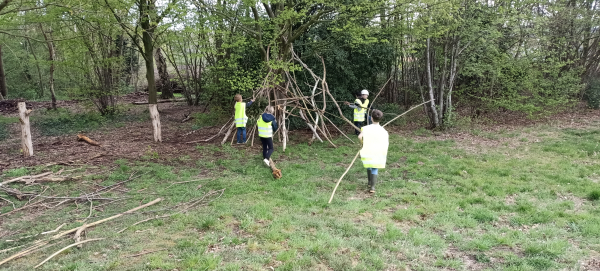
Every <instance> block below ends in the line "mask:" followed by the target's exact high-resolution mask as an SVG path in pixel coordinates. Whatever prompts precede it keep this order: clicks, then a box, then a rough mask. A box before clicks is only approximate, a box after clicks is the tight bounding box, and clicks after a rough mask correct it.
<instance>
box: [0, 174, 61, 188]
mask: <svg viewBox="0 0 600 271" xmlns="http://www.w3.org/2000/svg"><path fill="white" fill-rule="evenodd" d="M50 174H52V171H49V172H44V173H42V174H38V175H33V176H31V175H27V176H21V177H18V178H14V179H11V180H7V181H4V182H1V183H0V186H2V185H5V184H9V183H14V182H18V181H21V180H23V179H37V178H41V177H44V176H48V175H50Z"/></svg>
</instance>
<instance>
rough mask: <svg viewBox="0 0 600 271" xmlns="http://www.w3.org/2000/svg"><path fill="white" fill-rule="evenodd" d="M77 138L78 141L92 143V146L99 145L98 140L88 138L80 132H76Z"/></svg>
mask: <svg viewBox="0 0 600 271" xmlns="http://www.w3.org/2000/svg"><path fill="white" fill-rule="evenodd" d="M77 140H78V141H85V142H87V143H88V144H90V145H93V146H100V143H98V142H96V141H94V140H92V139H90V138H89V137H87V136H84V135H82V134H78V135H77Z"/></svg>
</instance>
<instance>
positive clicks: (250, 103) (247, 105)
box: [246, 99, 254, 107]
mask: <svg viewBox="0 0 600 271" xmlns="http://www.w3.org/2000/svg"><path fill="white" fill-rule="evenodd" d="M252 103H254V99H252V100H250V101H249V102H248V103H247V104H246V107H249V106H251V105H252Z"/></svg>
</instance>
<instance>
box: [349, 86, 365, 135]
mask: <svg viewBox="0 0 600 271" xmlns="http://www.w3.org/2000/svg"><path fill="white" fill-rule="evenodd" d="M368 97H369V91H368V90H366V89H363V90H361V91H360V92H359V93H357V94H356V100H354V103H353V104H350V103H349V102H345V104H346V105H348V106H350V108H354V126H356V128H358V129H360V127H362V126H363V122H364V121H365V115H366V114H367V110H368V109H369V98H368ZM355 133H356V135H358V134H360V130H355Z"/></svg>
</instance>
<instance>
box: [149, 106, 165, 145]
mask: <svg viewBox="0 0 600 271" xmlns="http://www.w3.org/2000/svg"><path fill="white" fill-rule="evenodd" d="M149 108H150V118H152V127H153V128H154V142H162V136H161V134H160V115H159V114H158V105H157V104H150V106H149Z"/></svg>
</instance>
